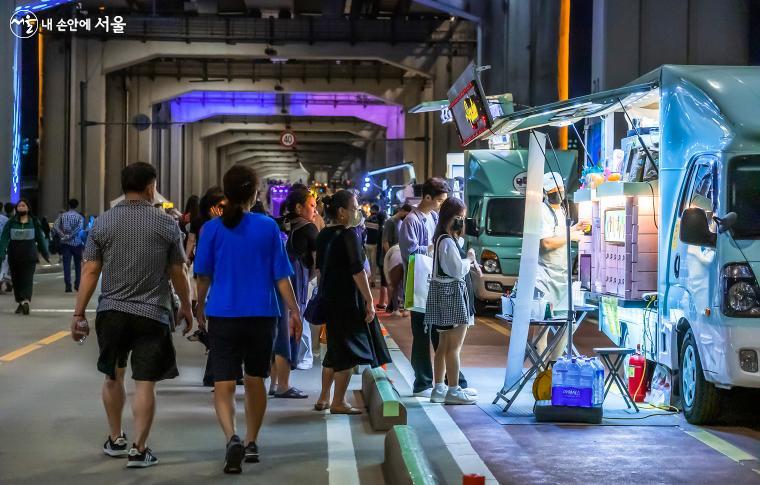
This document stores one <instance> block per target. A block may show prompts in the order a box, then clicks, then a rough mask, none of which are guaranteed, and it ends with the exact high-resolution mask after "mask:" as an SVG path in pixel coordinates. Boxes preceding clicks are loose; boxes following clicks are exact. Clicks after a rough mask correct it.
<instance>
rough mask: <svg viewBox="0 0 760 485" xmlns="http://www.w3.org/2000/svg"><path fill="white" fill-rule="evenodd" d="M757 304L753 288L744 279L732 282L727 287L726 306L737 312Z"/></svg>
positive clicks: (744, 310)
mask: <svg viewBox="0 0 760 485" xmlns="http://www.w3.org/2000/svg"><path fill="white" fill-rule="evenodd" d="M756 304H757V298H756V297H755V289H754V288H752V285H750V284H749V283H747V282H746V281H740V282H738V283H734V284H733V285H731V287H730V288H729V289H728V306H729V307H731V309H732V310H734V311H737V312H746V311H747V310H750V309H752V307H754V306H755V305H756Z"/></svg>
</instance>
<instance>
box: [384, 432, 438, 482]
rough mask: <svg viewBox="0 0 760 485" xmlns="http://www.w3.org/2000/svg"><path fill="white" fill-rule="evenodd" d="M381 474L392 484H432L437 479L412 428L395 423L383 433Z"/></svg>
mask: <svg viewBox="0 0 760 485" xmlns="http://www.w3.org/2000/svg"><path fill="white" fill-rule="evenodd" d="M383 474H384V476H385V482H386V483H392V484H393V485H434V484H438V483H439V481H438V479H437V478H436V476H435V474H434V473H433V468H432V467H431V466H430V462H429V461H428V459H427V456H426V455H425V451H424V450H423V449H422V444H420V440H419V439H418V438H417V433H415V431H414V428H412V427H411V426H407V425H396V426H393V428H391V430H390V431H388V433H387V434H386V435H385V461H384V462H383Z"/></svg>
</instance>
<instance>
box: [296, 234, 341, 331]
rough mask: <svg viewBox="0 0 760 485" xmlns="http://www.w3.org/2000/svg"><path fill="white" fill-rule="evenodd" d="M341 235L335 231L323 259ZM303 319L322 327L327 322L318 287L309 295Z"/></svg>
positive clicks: (327, 255) (328, 254)
mask: <svg viewBox="0 0 760 485" xmlns="http://www.w3.org/2000/svg"><path fill="white" fill-rule="evenodd" d="M342 233H343V231H336V233H335V235H334V236H333V238H332V239H331V240H330V242H328V243H327V248H325V259H327V258H328V257H329V256H330V249H331V248H332V243H333V241H335V240H336V239H337V238H338V237H339V236H340V235H341V234H342ZM303 317H304V318H305V319H306V321H307V322H309V323H311V324H314V325H322V324H323V323H325V320H327V315H326V314H325V310H324V305H323V304H322V296H321V295H320V293H319V285H317V287H316V288H314V292H313V293H312V294H311V298H310V299H309V302H308V303H307V304H306V309H305V310H304V312H303Z"/></svg>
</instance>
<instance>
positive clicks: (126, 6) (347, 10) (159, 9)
mask: <svg viewBox="0 0 760 485" xmlns="http://www.w3.org/2000/svg"><path fill="white" fill-rule="evenodd" d="M81 3H82V4H83V6H85V7H88V8H95V9H96V8H99V7H101V6H104V7H106V8H109V9H114V10H122V11H124V12H131V13H143V14H152V13H157V14H160V15H182V14H186V15H192V14H219V15H241V16H242V15H246V16H266V15H270V14H274V15H277V16H280V17H288V16H290V15H341V14H348V15H357V16H359V15H361V16H370V17H383V16H406V15H412V16H418V17H427V18H430V17H432V18H435V17H442V16H444V14H443V13H442V12H440V11H438V10H435V9H432V8H429V7H426V6H423V5H419V4H416V3H414V2H412V1H411V0H353V1H350V2H346V1H343V0H338V1H335V0H332V1H330V0H327V1H325V0H189V1H187V0H90V1H87V0H85V1H83V2H81Z"/></svg>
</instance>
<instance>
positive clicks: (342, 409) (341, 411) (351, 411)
mask: <svg viewBox="0 0 760 485" xmlns="http://www.w3.org/2000/svg"><path fill="white" fill-rule="evenodd" d="M362 412H363V411H362V410H361V409H359V408H355V407H353V406H348V407H347V408H346V407H340V408H330V414H351V415H354V414H362Z"/></svg>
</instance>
